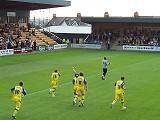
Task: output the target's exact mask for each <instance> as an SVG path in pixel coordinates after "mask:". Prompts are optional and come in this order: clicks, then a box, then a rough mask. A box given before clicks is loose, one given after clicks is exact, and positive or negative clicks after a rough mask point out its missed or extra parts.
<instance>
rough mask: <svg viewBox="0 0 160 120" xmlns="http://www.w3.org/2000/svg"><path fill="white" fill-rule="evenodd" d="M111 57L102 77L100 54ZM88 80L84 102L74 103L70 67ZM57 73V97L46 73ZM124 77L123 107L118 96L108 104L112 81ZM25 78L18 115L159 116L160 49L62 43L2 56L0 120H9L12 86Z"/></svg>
mask: <svg viewBox="0 0 160 120" xmlns="http://www.w3.org/2000/svg"><path fill="white" fill-rule="evenodd" d="M104 56H106V57H107V58H109V61H110V63H111V64H110V65H109V71H108V76H107V79H106V80H101V72H102V65H101V64H102V59H103V57H104ZM72 66H75V67H76V70H77V71H83V72H84V75H85V78H86V80H87V81H88V91H87V93H86V98H85V105H84V107H78V106H73V105H72V99H73V92H72V91H73V87H72V80H73V71H72ZM54 69H58V70H59V71H60V73H61V77H60V79H59V85H60V86H59V87H58V89H57V94H56V97H51V95H50V94H49V87H50V76H51V72H52V71H53V70H54ZM121 76H124V77H125V79H126V81H125V82H126V92H125V103H126V106H127V109H126V111H121V110H120V109H121V104H120V103H119V102H117V103H116V105H115V106H114V107H113V108H112V109H111V108H110V104H111V102H112V100H113V99H114V83H115V81H116V80H118V79H119V78H120V77H121ZM20 80H23V81H24V87H25V89H26V90H27V95H26V96H25V97H24V98H23V100H22V107H21V109H20V111H19V113H18V114H17V120H73V119H74V120H159V119H160V116H159V111H160V105H159V100H160V95H159V91H160V53H152V52H125V51H101V50H87V49H64V50H57V51H53V52H43V53H34V54H25V55H13V56H5V57H0V120H10V119H11V116H12V112H13V109H14V104H13V102H12V100H11V92H10V89H11V88H12V87H14V86H15V85H17V84H18V82H19V81H20Z"/></svg>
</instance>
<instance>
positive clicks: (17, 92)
mask: <svg viewBox="0 0 160 120" xmlns="http://www.w3.org/2000/svg"><path fill="white" fill-rule="evenodd" d="M12 93H13V100H19V101H21V99H22V96H23V88H22V87H21V86H15V87H14V88H13V91H12Z"/></svg>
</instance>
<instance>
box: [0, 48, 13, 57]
mask: <svg viewBox="0 0 160 120" xmlns="http://www.w3.org/2000/svg"><path fill="white" fill-rule="evenodd" d="M13 54H14V49H5V50H0V56H6V55H13Z"/></svg>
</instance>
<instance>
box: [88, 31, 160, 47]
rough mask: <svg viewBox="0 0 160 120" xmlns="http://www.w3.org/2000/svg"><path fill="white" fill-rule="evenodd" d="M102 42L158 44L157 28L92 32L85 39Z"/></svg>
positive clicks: (159, 40)
mask: <svg viewBox="0 0 160 120" xmlns="http://www.w3.org/2000/svg"><path fill="white" fill-rule="evenodd" d="M103 42H105V43H108V42H111V43H117V45H138V46H142V45H145V46H160V31H159V30H124V31H123V30H121V31H120V30H112V31H105V32H93V33H92V34H91V35H90V37H89V38H88V39H87V40H86V41H85V43H89V44H102V43H103Z"/></svg>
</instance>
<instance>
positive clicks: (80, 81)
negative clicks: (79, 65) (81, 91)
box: [77, 76, 87, 87]
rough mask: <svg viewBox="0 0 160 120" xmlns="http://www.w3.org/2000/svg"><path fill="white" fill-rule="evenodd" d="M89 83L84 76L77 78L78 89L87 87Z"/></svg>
mask: <svg viewBox="0 0 160 120" xmlns="http://www.w3.org/2000/svg"><path fill="white" fill-rule="evenodd" d="M86 84H87V82H86V81H85V78H84V77H83V76H78V77H77V86H78V87H85V86H86Z"/></svg>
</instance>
